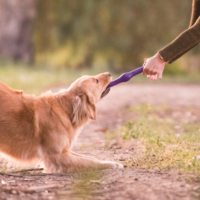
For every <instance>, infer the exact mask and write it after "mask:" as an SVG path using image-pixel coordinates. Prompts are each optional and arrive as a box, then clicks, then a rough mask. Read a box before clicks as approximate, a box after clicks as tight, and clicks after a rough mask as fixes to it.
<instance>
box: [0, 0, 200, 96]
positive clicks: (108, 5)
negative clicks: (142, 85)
mask: <svg viewBox="0 0 200 200" xmlns="http://www.w3.org/2000/svg"><path fill="white" fill-rule="evenodd" d="M191 8H192V1H191V0H184V1H182V0H176V1H164V0H148V1H146V0H124V1H121V0H101V1H97V0H82V1H79V0H57V1H55V0H38V1H36V0H0V80H1V81H3V82H5V83H6V84H8V85H10V86H12V87H14V88H18V89H24V90H25V91H27V92H35V93H39V92H41V91H39V89H38V88H48V87H52V86H58V85H62V84H70V83H71V82H72V81H73V80H74V79H76V78H77V77H79V76H81V75H82V74H96V73H100V72H104V71H111V72H112V73H113V74H115V76H118V75H119V74H120V73H122V72H126V71H130V70H133V69H134V68H137V67H140V66H142V64H143V60H144V58H145V57H150V56H152V55H154V54H155V53H156V52H157V51H158V50H159V49H161V48H162V47H164V46H165V45H167V44H168V43H169V42H171V41H172V40H173V39H174V38H175V37H176V36H177V35H179V34H180V33H181V32H182V31H184V30H185V29H186V28H187V27H188V25H189V22H190V15H191ZM199 55H200V46H197V47H195V48H194V49H193V50H192V51H190V52H189V53H187V54H186V55H184V56H183V57H182V58H180V59H179V60H178V61H176V62H174V63H173V64H171V65H168V66H167V67H166V70H165V73H164V79H163V80H162V81H163V82H165V81H167V82H171V81H175V82H177V81H180V82H190V83H191V82H195V83H196V82H200V75H199V74H200V72H199V71H200V66H199V63H200V62H199V61H200V56H199ZM133 81H147V82H148V83H150V81H148V80H146V78H145V77H142V76H138V77H136V78H135V79H134V80H133Z"/></svg>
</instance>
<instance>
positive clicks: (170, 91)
mask: <svg viewBox="0 0 200 200" xmlns="http://www.w3.org/2000/svg"><path fill="white" fill-rule="evenodd" d="M199 99H200V86H199V85H161V84H157V83H156V84H151V85H146V84H122V85H119V86H117V87H115V88H113V89H112V90H111V92H110V94H109V95H108V96H107V97H106V98H105V99H103V101H101V102H99V104H98V106H97V117H98V119H97V121H90V122H89V123H88V124H87V125H86V126H85V128H84V129H83V131H82V132H81V134H80V136H79V138H78V141H77V144H76V145H75V147H74V148H75V150H76V151H78V152H80V153H82V154H87V155H92V156H95V157H96V158H99V159H103V160H115V159H118V160H120V158H122V157H123V159H129V158H133V159H134V156H135V155H136V154H135V152H138V153H139V152H140V148H141V147H140V146H139V145H138V144H137V141H136V140H131V141H128V142H123V141H121V142H117V144H115V141H114V143H111V144H110V146H109V148H106V149H105V148H104V145H105V142H106V141H105V132H106V131H107V130H110V129H115V128H117V127H118V126H119V125H120V124H122V123H123V122H124V121H126V120H128V119H134V117H135V114H134V113H131V112H127V111H125V110H126V108H128V107H130V106H137V105H139V104H141V103H142V102H145V103H149V104H151V105H152V106H154V105H156V106H157V105H163V104H165V105H167V106H168V107H172V108H176V110H179V112H178V113H179V114H180V113H181V116H183V115H184V114H185V115H186V116H187V117H188V118H191V116H190V115H189V116H188V113H187V111H186V110H187V109H186V108H188V107H191V106H192V107H194V108H196V109H195V110H196V112H195V113H193V116H192V117H193V118H195V120H197V121H199V120H200V103H199ZM176 115H177V113H176ZM178 116H179V115H178ZM113 149H115V150H113ZM123 161H124V160H121V162H122V163H123ZM0 165H3V161H1V163H0ZM101 173H102V174H101V176H100V178H99V179H94V180H88V181H85V182H84V181H83V179H80V177H81V175H80V174H66V175H63V174H50V175H46V174H41V173H34V174H29V173H15V174H14V175H13V174H10V173H7V174H0V199H99V200H100V199H102V200H103V199H116V200H118V199H119V200H120V199H122V200H124V199H138V200H145V199H148V200H149V199H150V200H161V199H162V200H165V199H166V200H167V199H170V200H178V199H182V200H187V199H188V200H189V199H200V178H198V177H195V176H193V175H187V176H186V175H184V174H180V173H177V172H166V171H151V170H145V169H134V168H132V169H128V168H124V169H120V170H103V171H102V172H101ZM188 180H192V182H191V183H190V182H189V181H188ZM79 182H80V183H82V187H81V188H82V189H80V188H79V187H77V186H76V185H77V183H79ZM77 188H78V189H77Z"/></svg>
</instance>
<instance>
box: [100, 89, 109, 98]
mask: <svg viewBox="0 0 200 200" xmlns="http://www.w3.org/2000/svg"><path fill="white" fill-rule="evenodd" d="M109 92H110V88H106V89H105V90H104V91H103V93H102V94H101V98H103V97H105V96H106V95H107V94H108V93H109Z"/></svg>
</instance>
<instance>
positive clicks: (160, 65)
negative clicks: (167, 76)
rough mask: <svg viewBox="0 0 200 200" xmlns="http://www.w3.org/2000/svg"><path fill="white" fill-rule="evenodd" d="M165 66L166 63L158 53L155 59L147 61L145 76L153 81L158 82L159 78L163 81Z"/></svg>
mask: <svg viewBox="0 0 200 200" xmlns="http://www.w3.org/2000/svg"><path fill="white" fill-rule="evenodd" d="M165 64H166V62H165V61H164V60H162V59H161V57H160V55H159V53H157V54H155V55H154V56H153V57H151V58H147V59H145V61H144V70H143V75H147V78H149V79H151V80H152V81H156V80H157V77H158V76H159V78H160V79H161V78H162V74H163V70H164V68H165Z"/></svg>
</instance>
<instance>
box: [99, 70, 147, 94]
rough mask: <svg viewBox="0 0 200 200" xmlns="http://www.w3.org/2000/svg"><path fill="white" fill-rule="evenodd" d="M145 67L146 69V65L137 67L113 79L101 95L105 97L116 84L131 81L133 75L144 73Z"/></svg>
mask: <svg viewBox="0 0 200 200" xmlns="http://www.w3.org/2000/svg"><path fill="white" fill-rule="evenodd" d="M143 69H144V67H140V68H137V69H135V70H133V71H131V72H127V73H124V74H122V75H121V76H120V77H119V78H117V79H115V80H114V81H111V82H110V84H109V85H108V86H107V88H106V90H105V91H104V92H103V93H102V95H101V97H103V96H105V95H106V94H108V92H109V91H110V88H111V87H113V86H115V85H118V84H120V83H122V82H127V81H129V80H130V79H131V78H132V77H133V76H136V75H138V74H140V73H142V72H143Z"/></svg>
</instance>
